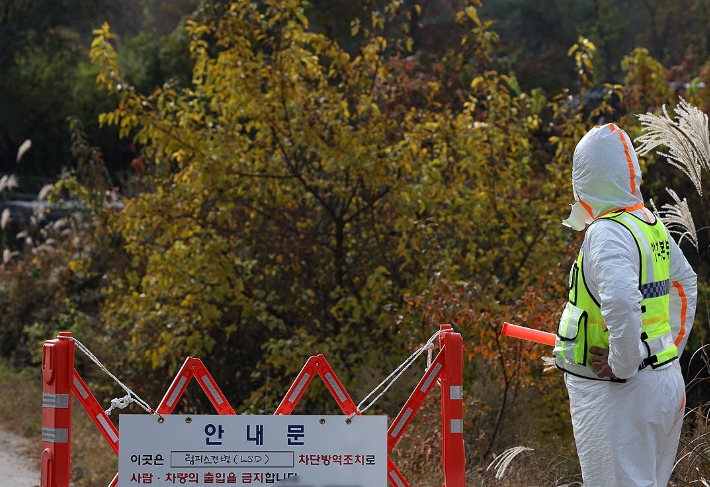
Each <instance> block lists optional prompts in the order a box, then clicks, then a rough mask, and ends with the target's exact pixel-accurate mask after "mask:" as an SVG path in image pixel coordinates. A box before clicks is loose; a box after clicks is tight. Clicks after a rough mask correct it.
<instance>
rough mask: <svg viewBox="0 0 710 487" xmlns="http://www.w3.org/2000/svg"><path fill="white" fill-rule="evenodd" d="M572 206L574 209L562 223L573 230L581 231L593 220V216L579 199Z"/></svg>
mask: <svg viewBox="0 0 710 487" xmlns="http://www.w3.org/2000/svg"><path fill="white" fill-rule="evenodd" d="M570 206H571V207H572V211H571V212H570V214H569V217H567V219H566V220H564V221H563V222H562V224H563V225H564V226H566V227H570V228H571V229H572V230H577V231H578V232H581V231H582V230H584V228H585V227H586V226H587V225H588V224H590V223H591V222H592V220H593V218H592V217H591V216H590V215H589V213H588V212H587V210H586V209H584V206H582V204H581V203H580V202H579V201H577V202H576V203H575V204H573V205H570Z"/></svg>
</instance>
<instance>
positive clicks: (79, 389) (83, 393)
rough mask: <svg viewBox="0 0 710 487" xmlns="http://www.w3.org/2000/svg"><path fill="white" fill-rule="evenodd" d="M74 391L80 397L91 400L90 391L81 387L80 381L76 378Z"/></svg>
mask: <svg viewBox="0 0 710 487" xmlns="http://www.w3.org/2000/svg"><path fill="white" fill-rule="evenodd" d="M74 389H76V391H77V392H78V393H79V395H80V396H81V397H82V398H84V399H88V398H89V391H87V390H86V389H84V386H82V385H81V382H79V379H77V378H76V377H74Z"/></svg>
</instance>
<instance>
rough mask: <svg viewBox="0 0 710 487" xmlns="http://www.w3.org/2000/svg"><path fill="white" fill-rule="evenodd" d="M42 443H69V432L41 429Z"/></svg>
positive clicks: (61, 429)
mask: <svg viewBox="0 0 710 487" xmlns="http://www.w3.org/2000/svg"><path fill="white" fill-rule="evenodd" d="M42 441H46V442H48V443H69V430H68V429H67V428H42Z"/></svg>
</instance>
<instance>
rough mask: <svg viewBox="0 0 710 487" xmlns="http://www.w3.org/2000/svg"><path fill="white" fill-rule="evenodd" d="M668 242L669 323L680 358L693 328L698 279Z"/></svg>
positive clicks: (673, 245) (682, 257)
mask: <svg viewBox="0 0 710 487" xmlns="http://www.w3.org/2000/svg"><path fill="white" fill-rule="evenodd" d="M669 240H670V244H671V252H670V253H671V262H670V263H671V268H670V271H671V272H670V281H671V285H670V291H671V296H670V317H669V321H670V324H671V332H672V333H673V338H674V339H675V344H676V346H677V347H678V356H679V357H680V355H681V354H682V353H683V349H684V348H685V344H686V343H687V342H688V336H689V335H690V330H691V328H692V327H693V319H694V318H695V307H696V305H697V302H698V301H697V300H698V278H697V276H696V275H695V272H694V271H693V268H692V267H690V264H688V261H687V260H686V258H685V255H683V251H682V250H680V248H679V247H678V245H677V244H676V243H675V241H674V240H673V239H672V238H669Z"/></svg>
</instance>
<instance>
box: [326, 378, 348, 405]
mask: <svg viewBox="0 0 710 487" xmlns="http://www.w3.org/2000/svg"><path fill="white" fill-rule="evenodd" d="M325 378H326V380H327V381H328V384H330V386H331V387H332V388H333V389H335V394H336V395H337V396H338V399H339V400H340V402H345V393H343V390H342V389H341V388H340V387H339V386H338V383H337V382H335V379H334V378H333V376H332V375H331V374H330V372H328V373H327V374H325Z"/></svg>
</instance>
